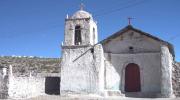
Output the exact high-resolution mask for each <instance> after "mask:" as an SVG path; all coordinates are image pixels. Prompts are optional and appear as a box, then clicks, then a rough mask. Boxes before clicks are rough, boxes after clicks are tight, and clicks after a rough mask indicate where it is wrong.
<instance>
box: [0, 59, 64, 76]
mask: <svg viewBox="0 0 180 100" xmlns="http://www.w3.org/2000/svg"><path fill="white" fill-rule="evenodd" d="M60 61H61V59H60V58H39V57H10V56H5V57H0V67H8V66H9V65H12V69H13V73H14V74H17V75H19V74H22V75H25V74H29V73H59V72H60Z"/></svg>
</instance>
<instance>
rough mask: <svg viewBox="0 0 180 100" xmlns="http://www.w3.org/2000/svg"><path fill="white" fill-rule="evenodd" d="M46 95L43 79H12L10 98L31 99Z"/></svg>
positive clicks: (10, 80) (10, 81)
mask: <svg viewBox="0 0 180 100" xmlns="http://www.w3.org/2000/svg"><path fill="white" fill-rule="evenodd" d="M43 94H45V78H43V77H10V79H9V90H8V95H9V98H30V97H34V96H38V95H43Z"/></svg>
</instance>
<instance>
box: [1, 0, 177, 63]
mask: <svg viewBox="0 0 180 100" xmlns="http://www.w3.org/2000/svg"><path fill="white" fill-rule="evenodd" d="M82 2H83V3H84V5H85V10H86V11H88V12H90V13H91V14H92V15H93V16H94V19H95V20H96V21H97V22H98V35H99V40H102V39H104V38H106V37H108V36H109V35H111V34H113V33H115V32H116V31H118V30H120V29H122V28H124V27H125V26H127V23H128V22H127V17H133V18H134V19H133V20H132V25H133V26H134V27H135V28H138V29H141V30H143V31H145V32H148V33H151V34H152V35H155V36H157V37H159V38H161V39H163V40H166V41H168V42H170V43H172V44H173V45H174V47H175V53H176V60H177V61H180V45H179V43H180V6H179V5H180V0H83V1H82ZM80 3H81V0H0V46H1V49H0V55H6V56H9V55H20V56H42V57H60V56H61V47H60V44H61V42H62V41H63V38H64V19H65V17H66V14H69V15H72V14H73V13H74V12H75V11H77V10H78V9H79V5H80Z"/></svg>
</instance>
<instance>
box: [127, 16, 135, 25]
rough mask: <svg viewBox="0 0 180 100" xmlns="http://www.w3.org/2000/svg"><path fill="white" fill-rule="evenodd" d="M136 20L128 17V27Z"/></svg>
mask: <svg viewBox="0 0 180 100" xmlns="http://www.w3.org/2000/svg"><path fill="white" fill-rule="evenodd" d="M132 19H134V18H132V17H128V25H131V20H132Z"/></svg>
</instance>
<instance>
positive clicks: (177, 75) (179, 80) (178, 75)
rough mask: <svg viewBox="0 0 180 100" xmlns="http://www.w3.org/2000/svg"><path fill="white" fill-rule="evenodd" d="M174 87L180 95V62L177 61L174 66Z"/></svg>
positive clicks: (175, 92)
mask: <svg viewBox="0 0 180 100" xmlns="http://www.w3.org/2000/svg"><path fill="white" fill-rule="evenodd" d="M173 67H174V68H173V89H174V94H175V95H176V96H178V97H180V63H178V62H176V63H174V66H173Z"/></svg>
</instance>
